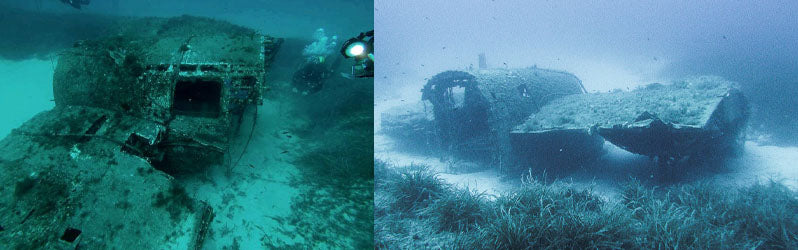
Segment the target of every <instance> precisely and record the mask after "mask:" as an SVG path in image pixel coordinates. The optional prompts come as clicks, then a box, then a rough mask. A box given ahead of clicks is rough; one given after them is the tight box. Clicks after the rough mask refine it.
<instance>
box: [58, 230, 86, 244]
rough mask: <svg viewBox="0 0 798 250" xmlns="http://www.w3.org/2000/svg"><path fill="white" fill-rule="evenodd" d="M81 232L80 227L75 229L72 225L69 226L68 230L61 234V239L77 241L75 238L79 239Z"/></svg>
mask: <svg viewBox="0 0 798 250" xmlns="http://www.w3.org/2000/svg"><path fill="white" fill-rule="evenodd" d="M80 233H81V231H80V230H78V229H74V228H71V227H70V228H67V229H66V231H64V235H61V240H64V241H67V242H75V239H77V238H78V236H80Z"/></svg>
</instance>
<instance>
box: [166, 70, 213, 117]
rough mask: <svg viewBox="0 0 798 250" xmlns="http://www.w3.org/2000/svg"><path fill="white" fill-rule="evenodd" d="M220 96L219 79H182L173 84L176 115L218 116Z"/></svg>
mask: <svg viewBox="0 0 798 250" xmlns="http://www.w3.org/2000/svg"><path fill="white" fill-rule="evenodd" d="M221 97H222V84H221V82H219V81H211V80H202V79H184V80H180V81H178V82H177V85H176V86H175V96H174V98H175V99H174V104H173V109H174V112H175V114H178V115H187V116H200V117H218V116H219V113H220V110H221V106H220V102H221Z"/></svg>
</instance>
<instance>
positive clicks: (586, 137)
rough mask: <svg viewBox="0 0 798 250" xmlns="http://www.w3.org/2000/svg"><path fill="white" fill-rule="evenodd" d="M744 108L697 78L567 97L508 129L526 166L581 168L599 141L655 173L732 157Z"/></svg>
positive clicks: (739, 99) (736, 97)
mask: <svg viewBox="0 0 798 250" xmlns="http://www.w3.org/2000/svg"><path fill="white" fill-rule="evenodd" d="M748 117H749V108H748V103H747V101H746V99H745V97H744V96H743V94H742V93H741V92H740V91H739V90H738V89H737V88H736V87H735V84H734V83H732V82H729V81H726V80H724V79H723V78H720V77H715V76H700V77H694V78H689V79H685V80H682V81H678V82H675V83H673V84H669V85H663V84H659V83H653V84H649V85H646V86H643V87H640V88H638V89H635V90H633V91H628V92H624V91H615V92H613V93H593V94H585V95H570V96H565V97H563V98H560V99H558V100H555V101H553V102H551V103H549V104H548V105H546V106H544V107H543V108H541V109H540V111H539V112H537V113H535V114H532V115H531V116H530V117H529V119H527V121H526V122H524V124H521V125H519V126H517V127H515V128H514V129H513V131H512V132H511V133H510V138H511V141H512V144H513V148H514V150H515V152H516V155H518V156H519V157H520V158H521V159H523V160H526V161H527V162H528V163H534V164H543V165H559V166H562V165H569V164H581V163H582V162H584V161H590V160H593V159H595V158H596V157H598V156H600V155H601V152H602V146H603V143H604V140H606V141H608V142H610V143H612V144H614V145H616V146H618V147H620V148H623V149H625V150H627V151H629V152H632V153H636V154H641V155H646V156H650V157H652V158H653V159H654V160H656V161H657V164H660V165H673V164H676V163H678V162H681V161H684V160H691V159H690V158H692V160H701V159H702V158H706V157H717V156H724V155H728V154H730V153H735V152H736V151H737V150H739V149H740V148H741V146H742V144H743V142H744V138H743V137H744V133H743V130H744V128H745V126H746V122H747V120H748Z"/></svg>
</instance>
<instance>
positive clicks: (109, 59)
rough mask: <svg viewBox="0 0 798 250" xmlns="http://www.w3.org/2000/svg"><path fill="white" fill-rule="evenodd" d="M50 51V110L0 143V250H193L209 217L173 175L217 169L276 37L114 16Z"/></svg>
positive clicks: (261, 81)
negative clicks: (4, 249) (117, 249)
mask: <svg viewBox="0 0 798 250" xmlns="http://www.w3.org/2000/svg"><path fill="white" fill-rule="evenodd" d="M110 27H111V28H109V29H108V30H107V31H105V32H106V33H107V34H108V35H107V36H105V37H103V38H99V39H94V40H83V41H77V42H76V43H75V45H74V46H73V47H72V48H70V49H67V50H66V51H64V52H62V53H61V54H60V56H59V60H58V66H57V67H56V69H55V75H54V77H53V92H54V96H55V103H56V105H55V108H53V109H52V110H49V111H44V112H41V113H39V114H38V115H36V116H35V117H34V118H32V119H31V120H29V121H28V122H26V123H25V124H23V125H22V126H21V127H19V128H18V129H15V130H14V131H12V132H11V133H10V134H9V135H8V136H7V137H6V138H4V139H3V140H2V141H0V171H1V172H0V184H1V185H0V228H1V230H2V232H0V242H3V244H4V245H5V246H9V247H11V248H17V249H30V248H46V249H108V248H111V247H113V246H124V247H125V248H129V249H201V248H202V245H203V242H204V239H205V237H206V236H207V235H208V233H209V231H208V228H209V223H210V222H211V221H212V220H213V217H214V212H213V210H212V209H211V207H210V206H208V205H207V204H205V203H204V202H202V201H197V200H195V199H193V198H191V197H189V196H188V195H187V193H186V191H185V190H184V189H183V188H182V187H181V186H180V185H179V184H178V183H177V182H175V181H174V180H173V177H172V176H173V175H181V174H190V173H195V172H198V171H202V170H204V169H205V168H207V167H209V166H211V165H213V164H215V163H220V162H221V161H222V159H223V158H224V157H225V154H226V153H227V151H228V147H229V145H228V144H229V140H230V136H231V135H232V134H233V133H235V132H236V129H237V127H238V123H239V121H240V119H241V118H242V116H243V115H244V112H247V110H252V109H253V108H254V107H255V105H257V104H260V103H261V102H262V98H263V97H262V92H263V91H264V88H265V86H267V84H268V79H267V77H266V70H267V68H268V67H269V64H270V63H271V61H272V59H273V56H274V54H275V53H276V51H277V49H278V48H279V46H280V43H281V41H282V40H280V39H276V38H272V37H269V36H265V35H261V34H258V33H257V32H255V31H254V30H251V29H248V28H244V27H240V26H235V25H232V24H229V23H226V22H221V21H216V20H212V19H207V18H199V17H190V16H183V17H175V18H125V19H119V20H115V21H114V22H113V25H110Z"/></svg>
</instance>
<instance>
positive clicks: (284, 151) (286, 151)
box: [280, 150, 288, 154]
mask: <svg viewBox="0 0 798 250" xmlns="http://www.w3.org/2000/svg"><path fill="white" fill-rule="evenodd" d="M285 153H288V150H283V152H282V153H280V154H285Z"/></svg>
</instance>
